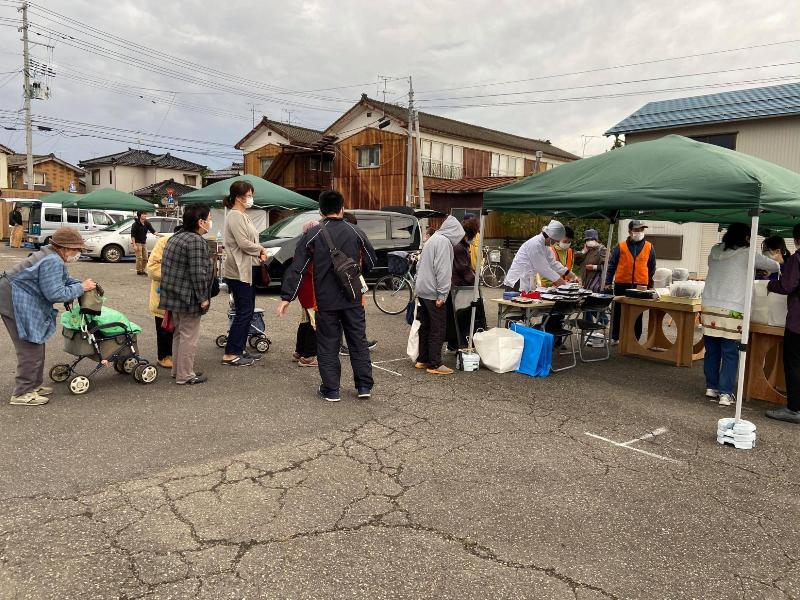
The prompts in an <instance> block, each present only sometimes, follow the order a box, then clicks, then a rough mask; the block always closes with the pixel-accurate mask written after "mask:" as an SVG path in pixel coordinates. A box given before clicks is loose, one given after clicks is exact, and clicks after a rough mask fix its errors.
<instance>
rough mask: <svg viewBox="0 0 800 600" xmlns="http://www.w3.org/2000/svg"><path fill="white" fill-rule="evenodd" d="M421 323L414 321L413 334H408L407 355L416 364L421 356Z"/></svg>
mask: <svg viewBox="0 0 800 600" xmlns="http://www.w3.org/2000/svg"><path fill="white" fill-rule="evenodd" d="M420 325H421V323H420V322H419V321H417V320H416V319H414V322H413V323H411V332H410V333H409V334H408V344H406V354H408V358H410V359H411V360H413V361H414V362H416V360H417V357H418V356H419V327H420Z"/></svg>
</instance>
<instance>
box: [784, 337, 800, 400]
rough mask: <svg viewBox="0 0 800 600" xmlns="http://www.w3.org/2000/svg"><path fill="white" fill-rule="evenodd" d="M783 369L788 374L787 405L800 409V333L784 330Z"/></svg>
mask: <svg viewBox="0 0 800 600" xmlns="http://www.w3.org/2000/svg"><path fill="white" fill-rule="evenodd" d="M783 371H784V373H785V375H786V405H787V407H788V408H789V410H794V411H798V410H800V333H794V332H793V331H789V329H786V330H785V331H784V332H783Z"/></svg>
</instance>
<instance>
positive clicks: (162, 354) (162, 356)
mask: <svg viewBox="0 0 800 600" xmlns="http://www.w3.org/2000/svg"><path fill="white" fill-rule="evenodd" d="M178 230H180V227H177V228H176V233H177V231H178ZM168 240H169V238H168V237H166V236H164V237H161V238H159V240H158V241H157V242H156V245H155V247H154V248H153V251H152V252H151V253H150V257H149V258H148V259H147V276H148V277H150V302H149V306H148V308H149V309H150V314H151V315H153V316H154V317H155V319H156V344H157V346H158V364H159V366H160V367H163V368H164V369H172V331H167V330H166V329H164V327H163V326H162V324H163V321H164V311H163V310H161V309H160V308H159V307H158V304H159V302H160V300H161V257H162V256H163V255H164V246H166V245H167V241H168Z"/></svg>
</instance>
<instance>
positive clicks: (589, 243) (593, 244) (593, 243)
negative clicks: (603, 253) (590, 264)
mask: <svg viewBox="0 0 800 600" xmlns="http://www.w3.org/2000/svg"><path fill="white" fill-rule="evenodd" d="M599 245H600V242H598V241H597V240H586V247H587V248H597V246H599Z"/></svg>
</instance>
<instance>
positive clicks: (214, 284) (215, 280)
mask: <svg viewBox="0 0 800 600" xmlns="http://www.w3.org/2000/svg"><path fill="white" fill-rule="evenodd" d="M217 296H219V277H218V276H217V265H216V264H215V263H212V264H211V282H210V283H209V284H208V299H209V300H211V299H212V298H216V297H217Z"/></svg>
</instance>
